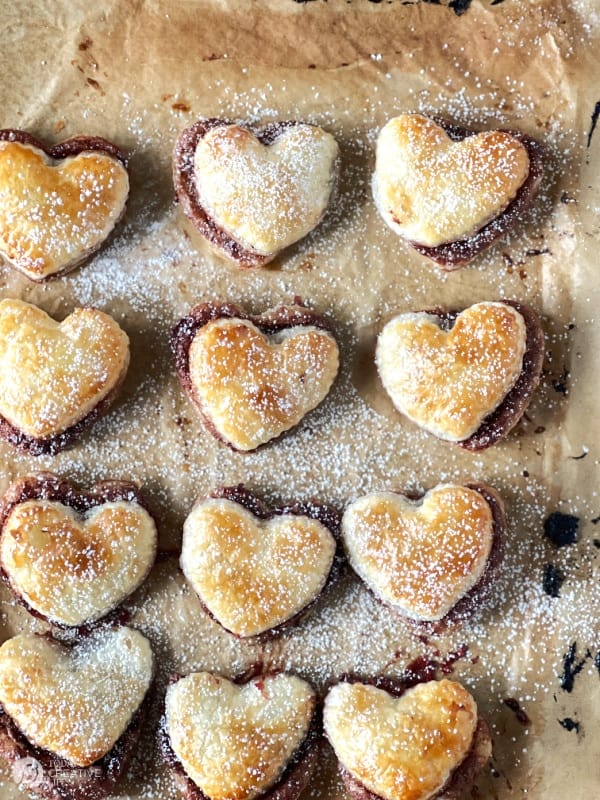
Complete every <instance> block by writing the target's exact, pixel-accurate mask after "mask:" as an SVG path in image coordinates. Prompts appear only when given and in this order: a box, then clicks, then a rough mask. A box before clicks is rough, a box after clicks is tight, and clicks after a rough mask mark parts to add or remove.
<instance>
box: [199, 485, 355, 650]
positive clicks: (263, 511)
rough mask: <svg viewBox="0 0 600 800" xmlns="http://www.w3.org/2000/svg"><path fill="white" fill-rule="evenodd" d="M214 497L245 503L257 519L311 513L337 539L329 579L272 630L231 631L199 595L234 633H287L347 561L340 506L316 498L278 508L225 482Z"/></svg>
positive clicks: (270, 636) (269, 635)
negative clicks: (337, 509) (320, 501)
mask: <svg viewBox="0 0 600 800" xmlns="http://www.w3.org/2000/svg"><path fill="white" fill-rule="evenodd" d="M210 497H212V498H215V499H223V500H230V501H231V502H233V503H237V504H238V505H240V506H242V508H245V509H246V510H247V511H249V512H250V513H251V514H253V515H254V516H255V517H257V519H261V520H267V519H272V518H273V517H278V516H283V515H285V514H291V515H294V516H302V517H310V518H311V519H314V520H317V522H320V523H321V524H322V525H324V526H325V527H326V528H327V530H328V531H329V532H330V533H331V535H332V536H333V538H334V539H335V541H336V552H335V555H334V558H333V564H332V565H331V569H330V570H329V575H328V576H327V580H326V581H325V584H324V586H323V588H322V589H321V591H320V592H319V594H318V595H317V596H316V597H314V598H313V600H311V601H310V603H309V604H308V605H306V606H304V608H302V609H301V610H300V611H298V612H297V613H296V614H294V615H293V616H292V617H290V618H289V619H287V620H285V622H282V623H280V624H279V625H276V626H275V627H274V628H270V629H269V630H267V631H264V632H263V633H259V634H257V635H256V636H250V637H246V636H244V637H242V636H239V635H238V634H236V633H233V632H232V631H229V630H228V628H226V627H225V626H224V625H223V623H221V622H219V620H218V619H216V617H215V616H214V614H213V613H212V612H211V611H210V609H209V608H208V607H207V606H206V605H205V604H204V602H203V601H202V598H198V599H199V600H200V602H201V603H202V607H203V609H204V610H205V611H206V613H207V614H208V615H209V616H210V617H211V618H212V619H214V620H215V622H217V623H218V624H219V625H221V627H222V628H224V629H225V630H227V631H228V632H229V633H231V635H232V636H235V637H236V638H238V639H244V640H248V639H249V640H252V641H253V642H258V641H268V640H270V639H274V638H277V637H278V636H281V635H282V634H283V633H286V632H288V631H290V630H292V629H293V628H295V627H297V626H298V625H299V624H300V623H301V622H302V621H303V620H304V619H305V617H307V616H308V615H309V614H310V612H311V611H312V609H313V607H314V606H315V605H316V604H317V602H319V600H321V598H322V597H323V596H324V595H325V594H326V593H327V592H329V591H330V590H331V589H332V587H333V586H334V585H335V583H336V582H337V581H338V579H339V577H340V574H341V571H342V568H343V565H344V555H343V548H342V544H341V535H340V521H341V520H340V514H339V513H338V511H336V509H335V508H333V507H332V506H329V505H325V504H322V503H317V502H315V501H304V502H294V503H290V504H286V505H283V506H279V507H277V508H269V507H268V506H266V505H265V503H263V502H262V500H261V499H260V498H259V497H258V496H257V495H255V494H254V493H253V492H251V491H249V490H248V489H246V488H245V487H244V486H243V485H241V484H240V485H238V486H224V487H221V488H219V489H216V490H215V491H214V492H213V493H212V494H211V495H210Z"/></svg>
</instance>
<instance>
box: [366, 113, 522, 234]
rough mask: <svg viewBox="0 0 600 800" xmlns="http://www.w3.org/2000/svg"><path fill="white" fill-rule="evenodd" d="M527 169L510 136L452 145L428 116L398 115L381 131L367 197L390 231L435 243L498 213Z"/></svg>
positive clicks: (496, 134) (481, 136) (491, 134)
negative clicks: (372, 199) (371, 194)
mask: <svg viewBox="0 0 600 800" xmlns="http://www.w3.org/2000/svg"><path fill="white" fill-rule="evenodd" d="M528 174H529V155H528V152H527V148H526V147H525V146H524V145H523V144H522V143H521V142H520V141H519V140H518V139H517V138H515V137H514V136H511V134H510V133H506V132H504V131H485V132H482V133H478V134H475V135H473V136H468V137H466V138H465V139H463V140H462V141H460V142H455V141H453V140H452V139H451V138H450V137H449V136H448V134H447V133H446V132H445V131H444V129H443V128H442V127H440V126H439V125H438V124H437V123H436V122H434V121H433V120H432V119H429V118H428V117H424V116H422V115H421V114H401V115H400V116H398V117H394V118H393V119H391V120H390V121H389V122H388V123H387V124H386V125H385V126H384V127H383V129H382V130H381V132H380V134H379V138H378V140H377V161H376V166H375V174H374V177H373V194H374V198H375V202H376V204H377V207H378V208H379V211H380V213H381V215H382V217H383V219H384V220H385V221H386V222H387V224H388V225H389V226H390V228H392V230H394V231H396V233H399V234H400V235H401V236H403V237H404V238H406V239H408V240H409V241H411V242H415V243H416V244H421V245H426V246H427V247H437V246H439V245H441V244H444V243H446V242H454V241H459V240H463V239H468V238H469V237H470V236H472V235H473V234H474V233H475V232H476V231H478V230H480V229H481V228H483V227H484V225H486V224H487V223H488V222H490V221H491V220H492V219H495V218H496V217H497V216H499V214H501V213H502V212H503V211H504V210H505V209H506V207H507V206H508V205H509V203H510V202H511V200H512V199H513V198H514V197H515V195H516V194H517V192H518V190H519V188H520V187H521V186H522V185H523V183H524V182H525V181H526V179H527V176H528Z"/></svg>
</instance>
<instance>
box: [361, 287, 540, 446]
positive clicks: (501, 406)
mask: <svg viewBox="0 0 600 800" xmlns="http://www.w3.org/2000/svg"><path fill="white" fill-rule="evenodd" d="M543 354H544V339H543V333H542V329H541V325H540V322H539V319H538V318H537V316H536V315H535V313H534V312H533V311H532V310H531V309H529V308H527V307H526V306H523V305H521V304H518V303H513V302H511V301H506V302H501V303H489V302H484V303H476V304H475V305H473V306H470V307H469V308H467V309H466V310H464V311H462V312H460V313H458V312H448V313H446V312H442V311H431V312H428V311H421V312H416V313H406V314H400V315H399V316H397V317H395V318H394V319H392V320H390V322H388V323H387V324H386V325H385V327H384V328H383V330H382V332H381V334H380V335H379V338H378V341H377V348H376V355H375V358H376V362H377V369H378V371H379V376H380V378H381V382H382V384H383V387H384V389H385V390H386V392H387V393H388V395H389V396H390V398H391V400H392V402H393V403H394V405H395V406H396V408H397V409H398V411H400V412H401V413H402V414H404V415H405V416H407V417H408V418H409V419H411V420H412V421H413V422H416V423H417V424H418V425H419V426H420V427H422V428H424V429H425V430H427V431H429V432H430V433H433V434H434V435H435V436H438V437H439V438H440V439H445V440H447V441H451V442H455V443H458V444H461V445H462V446H464V447H466V448H467V449H473V450H477V449H482V448H484V447H488V446H489V445H490V444H493V443H494V441H496V440H497V439H499V438H500V437H501V436H504V435H505V434H506V433H507V432H508V431H509V430H510V429H511V428H512V427H513V426H514V425H515V424H516V423H517V422H518V420H519V419H520V417H521V416H522V414H523V412H524V411H525V408H526V407H527V405H528V404H529V401H530V399H531V396H532V394H533V391H534V389H535V387H536V386H537V383H538V382H539V378H540V375H541V369H542V361H543Z"/></svg>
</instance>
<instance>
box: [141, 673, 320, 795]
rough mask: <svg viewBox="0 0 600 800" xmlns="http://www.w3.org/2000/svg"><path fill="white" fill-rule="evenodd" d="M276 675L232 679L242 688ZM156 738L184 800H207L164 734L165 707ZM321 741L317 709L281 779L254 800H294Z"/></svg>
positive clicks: (314, 762)
mask: <svg viewBox="0 0 600 800" xmlns="http://www.w3.org/2000/svg"><path fill="white" fill-rule="evenodd" d="M278 674H281V671H274V672H267V673H262V675H260V676H257V675H256V674H253V673H252V672H248V673H245V674H243V675H241V676H240V677H239V678H234V679H233V683H237V684H238V685H243V684H245V683H249V682H250V681H251V680H255V679H256V678H257V677H263V678H266V677H271V676H274V675H278ZM183 677H184V676H183V675H180V674H172V675H171V676H170V677H169V685H172V684H174V683H177V681H179V680H180V679H181V678H183ZM165 702H166V698H165ZM157 737H158V750H159V753H160V755H161V757H162V759H163V761H164V762H165V763H166V764H167V766H168V767H169V768H170V769H171V771H172V773H173V777H174V779H175V783H176V785H177V788H178V789H179V791H180V792H181V793H182V795H183V796H184V798H185V800H210V798H209V797H207V795H205V794H204V792H203V791H202V790H201V789H200V788H199V787H198V786H197V785H196V784H195V783H194V782H193V781H192V779H191V778H190V777H189V776H188V774H187V772H186V771H185V769H184V767H183V764H182V763H181V762H180V761H179V759H178V758H177V756H176V755H175V753H174V752H173V749H172V747H171V740H170V737H169V732H168V730H167V719H166V711H165V710H164V704H163V714H162V716H161V720H160V723H159V727H158V733H157ZM322 738H323V733H322V722H321V713H320V710H319V709H318V706H317V707H316V708H315V712H314V714H313V716H312V720H311V722H310V727H309V729H308V733H307V734H306V736H305V738H304V741H303V742H302V743H301V744H300V746H299V747H298V748H297V750H296V752H295V753H294V754H293V755H292V758H291V759H290V761H289V762H288V765H287V767H286V768H285V771H284V772H283V774H282V776H281V778H280V779H279V781H278V782H277V783H276V784H275V786H273V787H271V788H270V789H267V790H266V791H265V792H263V793H262V794H260V795H259V796H258V798H256V800H296V798H297V797H298V796H299V795H300V794H301V792H303V791H304V789H305V788H306V787H307V786H308V783H309V781H310V779H311V777H312V775H313V772H314V771H315V768H316V766H317V762H318V759H319V755H320V752H321V746H322Z"/></svg>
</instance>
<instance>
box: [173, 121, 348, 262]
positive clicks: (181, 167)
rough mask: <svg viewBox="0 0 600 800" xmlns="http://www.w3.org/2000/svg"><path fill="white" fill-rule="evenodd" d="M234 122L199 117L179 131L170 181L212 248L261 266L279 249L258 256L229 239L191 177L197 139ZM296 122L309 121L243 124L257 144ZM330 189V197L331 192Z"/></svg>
mask: <svg viewBox="0 0 600 800" xmlns="http://www.w3.org/2000/svg"><path fill="white" fill-rule="evenodd" d="M235 124H236V123H235V122H234V121H233V120H229V119H219V118H215V117H211V118H209V119H200V120H198V121H197V122H196V123H194V125H192V126H191V127H189V128H186V129H185V130H184V131H182V133H181V134H180V136H179V138H178V139H177V142H176V143H175V149H174V151H173V184H174V186H175V193H176V194H177V198H178V200H179V202H180V203H181V207H182V209H183V212H184V214H185V215H186V217H188V219H190V220H191V222H192V223H193V225H194V227H195V228H196V230H197V231H198V232H199V233H200V234H201V235H202V236H203V237H204V238H205V239H207V241H208V242H210V244H211V245H212V246H213V247H214V248H216V249H217V250H218V251H220V252H221V254H223V255H225V256H226V257H227V258H229V259H231V260H232V261H235V262H236V263H237V264H238V265H239V266H240V267H262V266H264V265H265V264H268V262H269V261H272V260H273V259H274V258H275V257H276V256H277V255H278V253H279V252H280V251H277V252H276V253H271V254H270V255H261V254H260V253H257V252H255V251H254V250H251V249H248V248H245V247H244V246H243V245H242V244H241V243H240V242H238V241H237V240H236V239H233V238H232V237H231V236H230V235H229V234H228V233H227V232H226V231H225V230H224V229H223V228H221V227H220V226H219V225H218V224H217V222H216V221H215V220H214V219H213V218H212V217H211V216H210V214H209V213H208V211H206V209H205V208H204V206H203V205H202V203H201V201H200V198H199V197H198V191H197V188H196V181H195V180H194V177H195V169H194V157H195V154H196V148H197V147H198V142H199V141H200V140H201V139H202V138H204V136H206V134H207V133H208V132H209V131H210V130H212V129H213V128H220V127H222V126H224V125H235ZM300 124H306V125H308V124H309V123H300V122H298V121H297V120H286V121H283V122H273V123H271V124H269V125H265V126H264V127H261V128H255V127H253V126H245V127H246V129H247V130H249V131H250V132H251V133H253V134H254V136H256V138H257V139H258V141H259V142H261V144H264V145H269V144H272V143H273V142H274V141H275V139H277V138H278V137H279V136H281V134H282V133H283V132H284V131H285V130H287V129H288V128H293V127H295V126H296V125H300ZM336 169H337V165H336ZM334 189H335V186H334ZM334 189H332V192H331V196H333V194H334ZM331 196H330V202H331Z"/></svg>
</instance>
